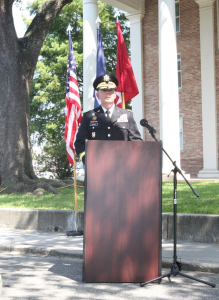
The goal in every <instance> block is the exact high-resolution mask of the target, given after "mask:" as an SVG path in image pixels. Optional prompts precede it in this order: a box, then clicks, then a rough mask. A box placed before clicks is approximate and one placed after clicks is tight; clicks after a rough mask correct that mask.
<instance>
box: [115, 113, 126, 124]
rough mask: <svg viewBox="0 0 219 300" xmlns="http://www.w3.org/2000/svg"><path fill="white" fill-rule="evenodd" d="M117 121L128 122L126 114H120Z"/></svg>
mask: <svg viewBox="0 0 219 300" xmlns="http://www.w3.org/2000/svg"><path fill="white" fill-rule="evenodd" d="M117 122H118V123H122V122H128V116H127V114H123V115H121V116H120V117H119V118H118V119H117Z"/></svg>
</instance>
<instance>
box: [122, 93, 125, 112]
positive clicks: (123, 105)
mask: <svg viewBox="0 0 219 300" xmlns="http://www.w3.org/2000/svg"><path fill="white" fill-rule="evenodd" d="M122 108H123V109H125V94H124V92H122Z"/></svg>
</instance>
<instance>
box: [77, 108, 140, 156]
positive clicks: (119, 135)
mask: <svg viewBox="0 0 219 300" xmlns="http://www.w3.org/2000/svg"><path fill="white" fill-rule="evenodd" d="M85 140H114V141H115V140H116V141H118V140H119V141H142V139H141V135H140V132H139V131H138V128H137V125H136V122H135V120H134V118H133V113H132V112H130V111H128V110H125V109H122V108H119V107H117V106H115V107H114V110H113V113H112V117H111V119H110V121H107V119H106V116H105V113H104V111H103V109H102V106H99V107H97V108H95V109H93V110H89V111H88V112H86V113H84V114H83V118H82V121H81V124H80V126H79V130H78V133H77V136H76V141H75V150H76V153H77V155H80V154H81V153H83V152H84V151H85Z"/></svg>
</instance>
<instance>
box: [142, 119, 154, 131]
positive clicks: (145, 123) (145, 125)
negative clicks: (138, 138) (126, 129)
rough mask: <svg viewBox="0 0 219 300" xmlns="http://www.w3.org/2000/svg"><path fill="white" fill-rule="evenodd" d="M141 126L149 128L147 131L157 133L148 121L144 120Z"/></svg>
mask: <svg viewBox="0 0 219 300" xmlns="http://www.w3.org/2000/svg"><path fill="white" fill-rule="evenodd" d="M140 125H141V126H143V127H147V129H148V130H149V131H150V132H152V133H156V130H155V129H154V127H152V126H151V125H149V124H148V121H147V120H146V119H142V120H141V121H140Z"/></svg>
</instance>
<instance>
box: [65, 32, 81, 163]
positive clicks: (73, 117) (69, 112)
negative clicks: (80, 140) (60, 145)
mask: <svg viewBox="0 0 219 300" xmlns="http://www.w3.org/2000/svg"><path fill="white" fill-rule="evenodd" d="M81 119H82V110H81V101H80V96H79V90H78V82H77V75H76V66H75V56H74V49H73V46H72V39H71V35H70V34H69V55H68V66H67V80H66V111H65V142H66V151H67V157H68V160H69V162H70V164H71V165H73V163H74V153H75V146H74V143H75V138H76V134H77V131H78V126H79V124H80V122H81Z"/></svg>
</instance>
